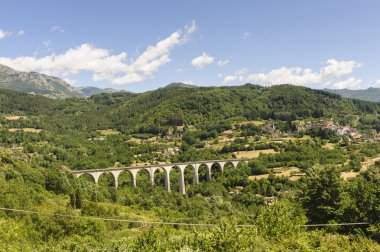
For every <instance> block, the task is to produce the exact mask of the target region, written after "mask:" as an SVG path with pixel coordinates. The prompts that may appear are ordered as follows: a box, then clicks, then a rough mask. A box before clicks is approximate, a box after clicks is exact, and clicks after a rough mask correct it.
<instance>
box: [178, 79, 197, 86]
mask: <svg viewBox="0 0 380 252" xmlns="http://www.w3.org/2000/svg"><path fill="white" fill-rule="evenodd" d="M181 83H184V84H189V85H195V83H194V82H193V81H191V80H185V81H181Z"/></svg>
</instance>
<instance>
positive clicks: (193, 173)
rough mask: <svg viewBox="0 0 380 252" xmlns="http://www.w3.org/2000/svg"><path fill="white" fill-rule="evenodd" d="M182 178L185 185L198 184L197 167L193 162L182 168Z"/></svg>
mask: <svg viewBox="0 0 380 252" xmlns="http://www.w3.org/2000/svg"><path fill="white" fill-rule="evenodd" d="M184 176H185V177H184V178H185V183H186V184H187V185H190V184H193V185H194V184H195V185H196V184H198V182H199V180H198V169H197V168H196V165H193V164H188V165H186V166H185V168H184Z"/></svg>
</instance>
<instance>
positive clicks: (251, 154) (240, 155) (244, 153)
mask: <svg viewBox="0 0 380 252" xmlns="http://www.w3.org/2000/svg"><path fill="white" fill-rule="evenodd" d="M260 153H263V154H274V153H277V151H275V150H274V149H267V150H254V151H237V152H234V154H235V155H236V158H257V157H259V155H260Z"/></svg>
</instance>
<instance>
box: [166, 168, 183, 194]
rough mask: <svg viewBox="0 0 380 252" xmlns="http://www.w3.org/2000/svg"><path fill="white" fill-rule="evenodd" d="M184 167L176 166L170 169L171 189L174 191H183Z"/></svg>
mask: <svg viewBox="0 0 380 252" xmlns="http://www.w3.org/2000/svg"><path fill="white" fill-rule="evenodd" d="M184 170H185V166H184V165H174V166H172V168H171V169H170V178H169V179H170V188H171V190H172V191H177V192H179V191H181V186H182V185H183V184H184V182H183V183H182V180H183V181H184Z"/></svg>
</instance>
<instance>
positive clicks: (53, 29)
mask: <svg viewBox="0 0 380 252" xmlns="http://www.w3.org/2000/svg"><path fill="white" fill-rule="evenodd" d="M50 32H59V33H64V32H65V29H63V28H62V27H61V26H52V27H51V28H50Z"/></svg>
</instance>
